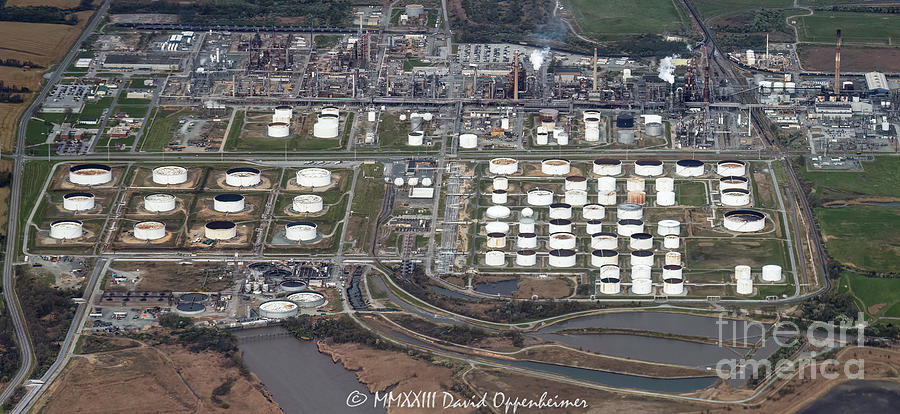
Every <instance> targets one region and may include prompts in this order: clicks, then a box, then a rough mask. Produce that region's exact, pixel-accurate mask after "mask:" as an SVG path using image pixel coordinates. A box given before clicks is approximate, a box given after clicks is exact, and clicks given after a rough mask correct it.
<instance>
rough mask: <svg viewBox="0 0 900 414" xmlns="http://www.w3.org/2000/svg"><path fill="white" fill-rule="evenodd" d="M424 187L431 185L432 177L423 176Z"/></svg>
mask: <svg viewBox="0 0 900 414" xmlns="http://www.w3.org/2000/svg"><path fill="white" fill-rule="evenodd" d="M422 187H431V178H428V177H425V178H422Z"/></svg>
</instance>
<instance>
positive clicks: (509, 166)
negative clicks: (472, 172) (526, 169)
mask: <svg viewBox="0 0 900 414" xmlns="http://www.w3.org/2000/svg"><path fill="white" fill-rule="evenodd" d="M488 171H489V172H490V173H491V174H497V175H513V174H515V173H517V172H519V162H518V161H516V160H515V159H514V158H507V157H501V158H494V159H492V160H491V161H490V162H489V163H488Z"/></svg>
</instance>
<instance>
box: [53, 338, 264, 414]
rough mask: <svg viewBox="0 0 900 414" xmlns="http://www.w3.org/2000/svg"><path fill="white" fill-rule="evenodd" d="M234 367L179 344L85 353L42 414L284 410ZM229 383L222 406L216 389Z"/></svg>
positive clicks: (68, 371)
mask: <svg viewBox="0 0 900 414" xmlns="http://www.w3.org/2000/svg"><path fill="white" fill-rule="evenodd" d="M229 364H230V361H228V360H226V359H225V358H224V357H223V356H221V355H220V354H217V353H213V352H204V353H200V354H195V353H191V352H190V351H187V350H185V349H184V348H182V347H180V346H174V345H163V346H157V347H146V346H142V347H139V348H130V349H124V350H119V351H111V352H105V353H98V354H89V355H80V356H76V357H75V358H73V359H72V361H71V362H70V364H69V366H68V367H67V368H66V370H65V371H64V373H63V375H62V376H61V377H60V378H59V379H58V380H57V381H56V382H54V385H52V386H51V388H50V390H49V392H48V393H47V394H45V395H44V397H43V398H42V399H41V400H40V401H39V402H38V404H37V405H36V407H37V408H36V411H40V412H42V413H45V414H54V413H66V414H72V413H161V412H166V413H195V412H200V413H212V412H227V411H230V412H253V413H280V412H281V409H280V408H279V407H278V405H277V404H276V403H275V402H274V401H273V400H272V398H271V396H270V395H269V394H268V392H266V391H265V388H263V386H262V384H261V383H260V382H259V380H258V379H257V378H256V377H255V376H251V377H250V379H249V380H248V379H247V378H245V377H243V376H241V375H240V373H239V371H238V368H237V367H233V366H230V365H229ZM229 379H234V383H233V384H232V386H231V390H230V391H229V392H228V393H227V394H226V395H224V396H222V397H220V399H221V401H222V403H220V404H217V403H216V402H214V401H213V400H212V391H213V389H215V388H216V387H218V386H220V385H222V384H223V383H225V382H226V381H228V380H229ZM223 407H228V408H227V409H226V408H223Z"/></svg>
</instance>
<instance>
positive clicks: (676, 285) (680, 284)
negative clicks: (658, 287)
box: [663, 279, 684, 295]
mask: <svg viewBox="0 0 900 414" xmlns="http://www.w3.org/2000/svg"><path fill="white" fill-rule="evenodd" d="M663 294H665V295H682V294H684V280H682V279H668V280H665V279H663Z"/></svg>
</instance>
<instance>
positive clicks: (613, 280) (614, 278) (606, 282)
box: [600, 266, 622, 295]
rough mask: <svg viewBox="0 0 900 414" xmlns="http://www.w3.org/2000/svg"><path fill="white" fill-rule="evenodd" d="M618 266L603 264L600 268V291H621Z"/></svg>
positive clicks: (615, 292)
mask: <svg viewBox="0 0 900 414" xmlns="http://www.w3.org/2000/svg"><path fill="white" fill-rule="evenodd" d="M621 281H622V279H621V277H620V270H619V266H603V267H601V268H600V293H602V294H604V295H617V294H619V292H620V291H621V289H622V288H621Z"/></svg>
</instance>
